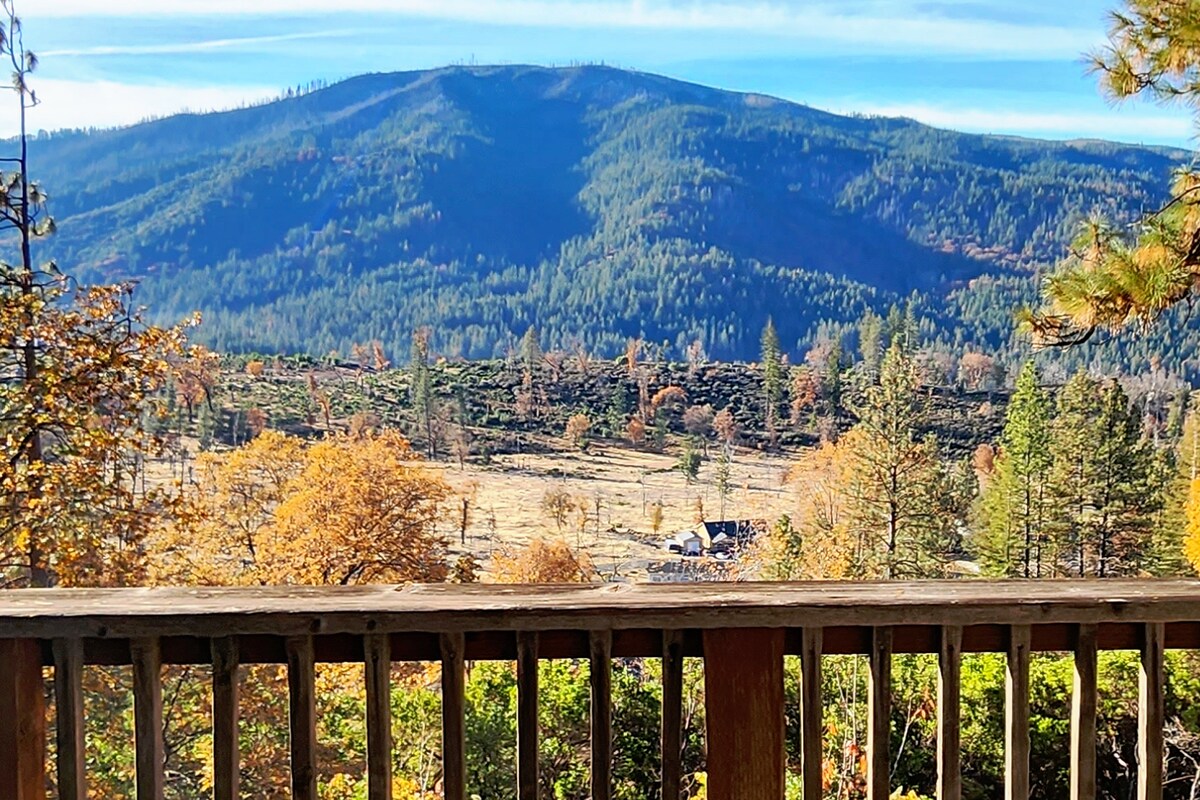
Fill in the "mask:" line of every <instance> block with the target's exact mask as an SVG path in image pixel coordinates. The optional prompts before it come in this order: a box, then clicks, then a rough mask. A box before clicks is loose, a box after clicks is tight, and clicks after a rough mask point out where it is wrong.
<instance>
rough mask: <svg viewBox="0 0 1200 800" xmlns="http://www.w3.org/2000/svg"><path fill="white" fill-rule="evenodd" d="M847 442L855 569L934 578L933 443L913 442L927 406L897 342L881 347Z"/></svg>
mask: <svg viewBox="0 0 1200 800" xmlns="http://www.w3.org/2000/svg"><path fill="white" fill-rule="evenodd" d="M857 411H858V416H859V423H858V425H857V426H855V429H854V431H852V433H853V434H854V435H853V436H850V437H847V438H849V439H850V444H849V445H848V446H849V447H851V448H852V450H851V452H852V461H853V470H852V471H853V474H854V475H855V484H856V485H855V486H854V488H853V490H852V495H853V496H852V498H851V502H850V507H851V509H850V510H851V514H852V517H853V519H854V522H853V525H854V527H855V528H856V530H857V538H858V541H859V543H860V544H859V546H858V549H859V551H860V553H861V556H860V559H859V560H860V563H861V567H860V569H861V571H862V572H864V573H865V574H868V575H871V574H877V575H879V576H880V577H883V578H916V577H929V576H931V575H935V574H938V572H939V571H940V567H941V561H943V560H944V556H945V553H946V551H947V549H948V548H947V542H946V541H945V540H944V539H942V538H941V537H940V536H939V534H940V533H942V532H943V530H942V529H941V528H940V527H939V525H938V520H937V506H938V503H937V498H936V494H937V488H938V486H939V481H938V469H939V459H938V452H937V441H936V439H934V438H933V437H932V436H929V437H925V438H921V437H920V431H921V429H922V428H923V427H925V425H926V423H927V413H928V412H927V403H926V399H925V398H924V397H923V396H922V394H921V389H920V381H919V379H918V374H917V368H916V364H915V362H914V361H913V360H912V359H911V358H910V357H909V356H908V355H907V354H906V353H905V351H904V348H903V346H902V345H901V344H900V342H894V343H893V344H892V345H891V347H889V348H888V352H887V354H886V355H885V356H884V359H883V364H882V366H881V369H880V375H879V384H878V385H876V386H871V387H868V388H867V389H866V390H865V392H864V394H863V400H862V402H861V404H860V406H859V408H858V409H857Z"/></svg>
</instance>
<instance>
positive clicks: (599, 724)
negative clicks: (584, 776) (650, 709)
mask: <svg viewBox="0 0 1200 800" xmlns="http://www.w3.org/2000/svg"><path fill="white" fill-rule="evenodd" d="M590 644H591V653H590V657H589V661H590V664H589V672H588V674H589V678H590V681H591V687H592V706H591V717H592V718H591V727H592V736H591V745H592V757H591V770H592V782H591V783H592V800H609V799H610V798H611V797H612V768H613V763H612V760H613V740H612V736H613V734H612V631H592V632H591V636H590Z"/></svg>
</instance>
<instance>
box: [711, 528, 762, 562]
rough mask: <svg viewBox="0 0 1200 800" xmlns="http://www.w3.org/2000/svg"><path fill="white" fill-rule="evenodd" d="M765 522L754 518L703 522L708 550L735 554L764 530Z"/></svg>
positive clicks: (714, 552)
mask: <svg viewBox="0 0 1200 800" xmlns="http://www.w3.org/2000/svg"><path fill="white" fill-rule="evenodd" d="M766 527H767V526H766V523H765V522H764V521H762V520H754V519H739V520H733V519H727V520H721V521H720V522H706V523H704V532H705V533H707V534H708V541H709V542H710V544H709V550H710V551H711V552H712V554H713V555H716V556H719V555H725V556H730V555H736V554H737V553H738V552H739V551H740V550H742V549H743V548H745V547H747V546H748V545H749V544H750V543H751V542H753V541H754V540H755V539H757V538H758V536H759V535H760V534H761V533H763V531H765V530H766Z"/></svg>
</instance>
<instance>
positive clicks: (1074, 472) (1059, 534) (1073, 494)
mask: <svg viewBox="0 0 1200 800" xmlns="http://www.w3.org/2000/svg"><path fill="white" fill-rule="evenodd" d="M1099 416H1100V386H1099V384H1098V383H1097V382H1096V381H1095V379H1093V378H1092V377H1091V376H1090V375H1088V374H1087V373H1086V372H1084V371H1082V370H1081V371H1079V372H1077V373H1075V375H1073V376H1072V377H1071V379H1070V380H1069V381H1067V384H1066V386H1064V387H1063V388H1062V390H1061V391H1060V392H1059V394H1058V400H1057V403H1056V408H1055V415H1054V421H1053V423H1052V424H1051V429H1050V430H1051V436H1050V439H1051V458H1052V466H1051V475H1050V496H1051V507H1052V509H1053V513H1052V515H1051V518H1050V528H1049V532H1050V538H1051V541H1052V542H1053V548H1054V551H1055V553H1056V555H1057V561H1058V565H1059V569H1060V571H1061V572H1063V573H1065V574H1067V575H1076V576H1080V577H1082V576H1084V575H1086V574H1088V564H1089V557H1088V552H1087V544H1088V536H1087V533H1086V531H1085V525H1086V522H1087V519H1088V515H1089V513H1090V507H1091V503H1092V487H1093V486H1094V485H1095V483H1096V481H1097V466H1096V451H1095V446H1096V442H1097V441H1098V440H1099V438H1100V432H1099V430H1098V428H1097V423H1096V420H1097V419H1098V418H1099Z"/></svg>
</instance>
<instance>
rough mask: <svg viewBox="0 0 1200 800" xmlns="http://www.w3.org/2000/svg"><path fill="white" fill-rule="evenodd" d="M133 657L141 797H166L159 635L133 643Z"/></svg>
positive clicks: (136, 763)
mask: <svg viewBox="0 0 1200 800" xmlns="http://www.w3.org/2000/svg"><path fill="white" fill-rule="evenodd" d="M129 656H130V658H131V659H132V660H133V732H134V737H135V738H134V766H135V770H136V783H137V797H138V800H162V797H163V792H164V791H165V789H166V787H165V785H164V783H163V760H164V752H163V709H162V652H161V650H160V645H159V641H158V639H157V638H153V637H148V638H145V639H134V640H133V641H131V642H130V643H129Z"/></svg>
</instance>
